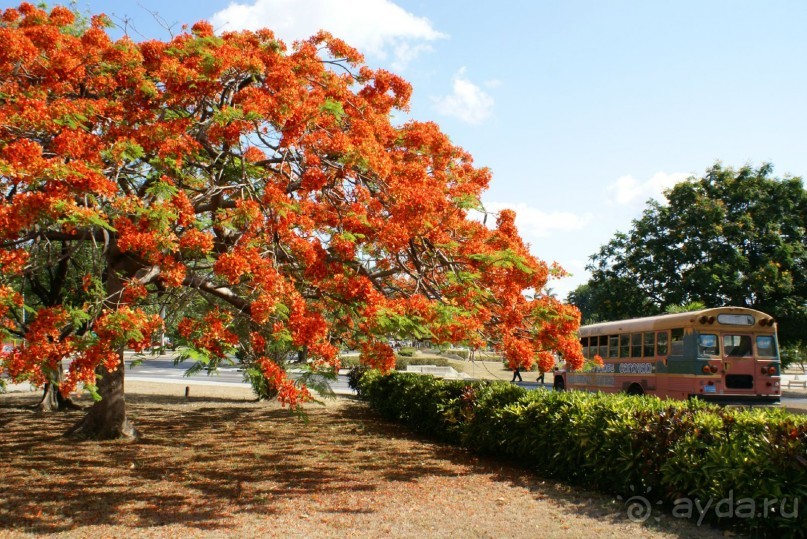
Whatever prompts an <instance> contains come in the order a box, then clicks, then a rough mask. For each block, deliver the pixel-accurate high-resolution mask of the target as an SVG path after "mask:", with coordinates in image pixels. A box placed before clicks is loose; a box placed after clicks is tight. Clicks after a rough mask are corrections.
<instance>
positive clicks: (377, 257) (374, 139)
mask: <svg viewBox="0 0 807 539" xmlns="http://www.w3.org/2000/svg"><path fill="white" fill-rule="evenodd" d="M106 25H107V20H106V18H105V17H103V16H95V17H93V18H92V19H91V22H89V23H88V24H86V25H80V24H77V23H76V21H75V19H74V15H73V13H72V12H71V11H70V10H68V9H66V8H63V7H56V8H54V9H52V10H51V11H50V12H45V11H43V10H41V9H38V8H35V7H34V6H32V5H30V4H21V5H20V6H19V8H17V9H7V10H6V11H5V12H3V15H2V22H0V40H2V42H3V44H4V45H3V47H0V194H2V199H0V269H1V270H2V277H0V316H2V320H3V328H4V329H3V330H4V331H5V332H6V333H7V334H8V335H12V336H15V337H18V338H19V339H21V342H22V344H21V346H19V347H18V348H16V349H15V350H14V351H13V352H10V353H6V354H5V355H4V356H3V357H2V365H3V367H2V368H3V369H4V370H5V371H7V373H8V374H9V375H10V376H12V377H13V378H17V379H19V378H25V377H27V378H28V379H31V380H33V381H34V382H36V383H40V384H42V383H46V382H48V381H55V380H54V379H53V376H54V375H53V373H55V372H57V371H58V369H57V365H58V363H59V362H60V361H61V360H62V359H64V358H68V357H69V358H71V360H72V361H71V363H70V366H69V369H68V371H67V373H66V375H65V377H64V380H63V381H62V382H61V385H60V389H61V391H62V392H63V393H65V394H66V393H68V392H70V391H73V390H74V389H75V388H76V386H77V384H83V385H85V386H86V387H88V388H89V389H90V390H91V391H94V392H96V394H97V395H98V396H99V397H100V400H99V401H98V402H96V404H95V405H94V406H93V407H92V408H90V410H89V412H88V414H87V415H86V416H85V418H84V419H83V420H82V421H81V422H80V423H79V424H77V425H76V426H75V427H74V429H73V432H74V434H77V435H84V436H93V437H118V436H132V435H134V434H135V432H134V430H133V428H132V426H131V425H130V423H129V422H128V420H127V418H126V410H125V403H124V395H123V376H124V374H123V349H124V348H125V347H131V348H133V349H135V350H142V349H143V348H144V347H146V346H147V345H149V344H150V342H151V338H152V334H153V333H154V332H156V331H159V329H160V326H161V319H160V318H159V317H158V316H156V315H155V314H148V313H149V312H152V313H153V310H151V311H149V310H148V306H150V305H154V304H155V303H156V302H157V301H159V302H161V303H163V304H168V305H172V304H174V303H175V304H179V303H180V299H181V301H184V302H186V303H187V297H188V294H189V293H193V294H196V295H198V296H199V297H200V298H204V303H201V304H200V303H198V302H197V303H195V305H196V308H194V309H193V310H192V314H191V315H189V316H187V317H186V318H184V319H183V320H182V321H181V322H180V323H179V325H178V331H179V332H180V334H181V335H182V337H183V338H184V339H186V340H187V342H188V343H189V344H190V345H191V346H192V347H193V349H195V350H196V355H197V357H199V358H201V359H202V360H204V361H210V362H216V361H218V360H220V359H221V358H223V357H225V356H226V355H227V354H230V353H232V352H234V351H235V349H236V348H238V352H239V356H240V357H241V358H243V360H244V361H245V362H247V363H248V364H249V365H251V366H252V367H253V368H255V369H256V370H258V371H259V372H260V373H261V375H262V377H263V378H264V379H265V382H266V385H267V386H268V387H269V388H270V389H271V390H272V391H273V393H274V394H276V395H277V397H278V398H279V399H280V400H281V401H282V402H283V403H285V404H288V405H290V406H298V405H299V404H301V403H303V402H305V401H306V400H308V399H310V398H311V396H310V394H309V391H308V389H307V388H306V387H305V385H303V384H299V383H295V382H294V381H292V380H290V379H289V378H288V377H287V376H286V373H285V370H284V369H283V363H284V359H285V357H286V356H287V354H289V353H294V352H296V351H304V353H305V354H306V356H307V357H308V358H309V359H310V360H311V363H310V364H311V369H312V370H313V371H319V372H333V370H334V369H336V368H337V367H338V363H339V360H338V355H337V352H338V349H339V347H341V346H350V347H354V348H357V349H359V350H361V353H362V358H363V360H364V361H365V362H367V363H368V364H371V365H374V366H376V367H378V368H381V369H389V368H391V367H392V365H393V362H394V354H393V351H392V349H391V348H390V346H389V344H388V339H389V337H390V336H392V335H417V336H421V337H428V338H430V339H432V341H433V342H435V343H442V342H446V343H447V342H452V343H466V344H468V345H469V346H471V347H480V346H483V345H488V344H492V345H494V346H496V347H498V348H499V349H501V350H502V351H503V353H504V354H505V355H506V357H507V358H508V360H509V361H510V363H511V365H514V366H515V365H520V366H522V367H528V366H530V365H531V364H532V363H533V362H534V361H540V362H542V363H543V365H544V366H545V367H547V368H548V367H549V366H550V365H551V362H552V361H553V357H552V355H551V352H553V351H554V352H559V353H561V354H562V355H563V356H565V357H566V359H567V360H568V361H569V362H570V363H571V365H573V366H575V365H578V364H580V362H581V361H582V357H581V355H580V349H579V345H578V343H577V340H576V335H575V332H576V329H577V327H578V324H579V313H578V311H577V310H576V309H575V308H573V307H568V306H564V305H562V304H561V303H560V302H558V301H557V300H555V299H553V298H551V297H546V296H542V295H537V296H527V295H525V291H527V292H528V291H539V290H542V289H543V288H544V285H545V284H546V282H547V279H549V278H550V277H551V276H552V275H553V274H557V273H559V272H560V271H562V270H560V269H559V268H556V267H550V266H548V265H547V264H545V263H544V262H541V261H539V260H537V259H536V258H534V257H533V256H531V255H530V253H529V251H528V249H527V247H526V246H525V244H524V243H523V242H522V240H521V239H520V237H519V235H518V233H517V231H516V228H515V226H514V218H515V215H514V214H513V213H512V212H509V211H504V212H502V213H501V214H499V215H498V217H497V222H496V227H495V228H494V229H488V228H486V227H485V226H484V225H483V224H482V223H480V222H478V221H476V220H473V219H469V218H468V212H469V210H471V209H479V208H480V204H479V199H480V194H481V192H482V191H483V190H484V189H485V188H486V186H487V184H488V181H489V179H490V174H489V172H488V171H487V170H486V169H479V168H475V167H474V166H473V164H472V159H471V157H470V156H469V155H468V154H467V153H465V152H464V151H463V150H461V149H460V148H458V147H456V146H454V145H452V144H451V143H450V141H449V140H448V138H447V137H446V136H445V135H444V134H443V133H441V132H440V130H439V129H438V127H437V126H436V125H435V124H433V123H421V122H408V123H405V124H403V125H399V126H396V125H393V124H392V123H391V122H390V115H391V113H392V112H394V111H395V110H399V111H401V110H406V107H407V102H408V99H409V95H410V92H411V88H410V86H409V85H408V84H407V83H406V82H405V81H403V80H402V79H400V78H399V77H397V76H395V75H393V74H392V73H389V72H387V71H384V70H371V69H369V68H368V67H366V66H364V65H363V63H362V61H363V60H362V58H361V56H360V55H359V54H358V53H357V52H356V51H355V50H354V49H352V48H350V47H349V46H347V45H346V44H345V43H343V42H342V41H340V40H338V39H335V38H333V37H331V36H330V35H328V34H327V33H324V32H322V33H319V34H317V35H316V36H314V37H312V38H310V39H308V40H305V41H301V42H297V43H295V44H294V45H293V46H291V47H287V46H286V45H285V44H284V43H282V42H281V41H279V40H278V39H276V38H275V36H274V35H273V33H272V32H271V31H270V30H260V31H257V32H231V33H225V34H223V35H220V36H217V35H214V33H213V31H212V28H211V26H210V25H209V24H208V23H206V22H200V23H197V24H195V25H194V26H193V28H192V29H191V30H190V31H189V32H186V33H182V34H181V35H178V36H176V37H174V38H173V39H171V40H170V41H168V42H163V41H147V42H143V43H134V42H133V41H131V40H130V39H128V38H123V39H120V40H118V41H113V40H111V38H110V37H109V35H108V34H107V32H106V30H105V27H106ZM43 246H47V247H48V252H49V253H52V255H51V256H47V257H43V256H32V253H34V252H42V249H43ZM58 264H62V265H64V266H65V267H68V268H73V270H71V271H65V272H62V273H59V272H58V271H54V268H55V267H56V266H57V265H58ZM43 272H51V273H50V274H51V275H57V276H58V275H73V277H72V279H73V281H74V282H75V286H74V289H75V290H74V292H75V293H71V294H62V295H60V296H59V297H58V298H57V299H58V301H52V302H50V304H45V303H43V302H38V303H33V302H32V301H31V300H29V297H30V294H28V295H25V297H24V298H23V296H24V294H23V291H24V290H25V287H26V286H30V284H29V285H26V283H31V282H40V281H42V279H41V274H42V273H43ZM24 301H25V302H28V303H30V305H24V304H23V303H24ZM172 302H173V303H172ZM199 305H204V306H205V307H204V308H199ZM25 309H27V313H28V314H27V316H24V315H23V312H24V310H25Z"/></svg>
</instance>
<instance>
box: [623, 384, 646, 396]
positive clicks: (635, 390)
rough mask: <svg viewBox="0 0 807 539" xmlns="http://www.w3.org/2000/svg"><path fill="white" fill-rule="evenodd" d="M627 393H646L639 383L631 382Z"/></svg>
mask: <svg viewBox="0 0 807 539" xmlns="http://www.w3.org/2000/svg"><path fill="white" fill-rule="evenodd" d="M626 393H627V394H628V395H644V388H643V387H642V386H640V385H639V384H631V385H630V386H629V387H628V390H627V391H626Z"/></svg>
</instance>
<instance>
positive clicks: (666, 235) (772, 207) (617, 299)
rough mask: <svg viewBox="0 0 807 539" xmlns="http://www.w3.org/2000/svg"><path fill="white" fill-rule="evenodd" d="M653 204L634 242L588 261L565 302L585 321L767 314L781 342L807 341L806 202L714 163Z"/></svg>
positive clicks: (768, 168)
mask: <svg viewBox="0 0 807 539" xmlns="http://www.w3.org/2000/svg"><path fill="white" fill-rule="evenodd" d="M665 196H666V202H665V203H659V202H657V201H654V200H651V201H649V202H648V205H647V208H646V209H645V211H644V213H643V215H642V217H641V218H640V219H636V220H634V221H633V226H632V228H631V230H630V231H629V232H628V233H617V234H616V235H615V236H614V238H613V239H612V240H611V241H610V242H608V243H607V244H606V245H604V246H602V247H601V248H600V250H599V251H598V252H597V253H596V254H594V255H593V256H592V257H591V263H590V264H589V266H588V269H589V270H590V271H591V272H592V278H591V279H590V280H589V282H588V283H587V284H586V285H583V286H581V287H580V288H578V289H577V290H575V291H574V292H573V293H572V294H570V296H569V301H570V302H571V303H573V304H575V305H577V306H578V307H579V308H580V309H581V311H582V312H583V319H584V320H594V319H598V320H613V319H619V318H624V317H632V316H645V315H650V314H656V313H660V312H662V311H664V310H665V309H667V308H668V307H669V306H670V305H685V304H688V303H691V302H701V303H703V304H705V305H707V306H715V307H717V306H725V305H737V306H745V307H751V308H754V309H759V310H761V311H764V312H767V313H770V314H771V315H773V316H774V317H776V318H777V320H778V321H779V322H780V324H779V333H780V337H781V339H782V340H783V341H784V342H789V341H793V340H796V339H802V340H803V339H805V337H807V271H806V270H807V267H806V266H807V245H806V244H805V228H807V224H806V223H807V194H806V193H805V189H804V184H803V182H802V180H801V178H797V177H785V178H777V177H775V176H773V167H772V165H770V164H763V165H762V166H760V167H759V168H753V167H751V166H744V167H742V168H740V169H736V170H735V169H733V168H730V167H723V166H722V165H721V164H719V163H717V164H715V165H714V166H713V167H711V168H710V169H709V170H707V171H706V174H705V175H704V176H703V177H702V178H690V179H689V181H685V182H682V183H679V184H677V185H675V186H674V187H672V188H671V189H670V190H668V191H666V192H665Z"/></svg>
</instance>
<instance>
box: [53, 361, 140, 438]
mask: <svg viewBox="0 0 807 539" xmlns="http://www.w3.org/2000/svg"><path fill="white" fill-rule="evenodd" d="M120 355H121V358H120V361H121V362H120V365H119V366H118V368H117V369H115V371H113V372H109V371H107V370H106V369H105V368H104V367H98V394H99V395H101V400H100V401H98V402H96V403H95V404H93V405H92V407H91V408H90V409H89V410H88V411H87V415H86V416H84V418H83V419H81V420H80V421H79V422H78V423H76V424H75V425H73V427H71V428H70V430H68V431H67V432H66V433H65V436H69V437H71V438H79V439H93V440H114V439H118V438H124V439H129V440H136V439H137V438H138V437H139V433H138V432H137V430H136V429H135V428H134V426H133V425H132V423H131V422H130V421H129V419H128V418H127V417H126V399H125V398H124V393H123V377H124V375H123V371H124V369H123V350H121V351H120Z"/></svg>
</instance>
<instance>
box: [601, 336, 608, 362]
mask: <svg viewBox="0 0 807 539" xmlns="http://www.w3.org/2000/svg"><path fill="white" fill-rule="evenodd" d="M599 354H600V357H608V335H600V351H599Z"/></svg>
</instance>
